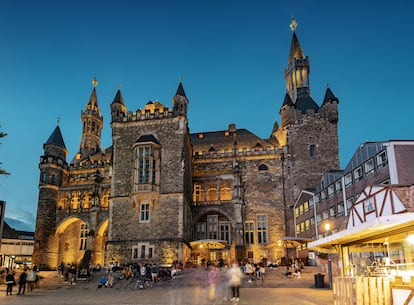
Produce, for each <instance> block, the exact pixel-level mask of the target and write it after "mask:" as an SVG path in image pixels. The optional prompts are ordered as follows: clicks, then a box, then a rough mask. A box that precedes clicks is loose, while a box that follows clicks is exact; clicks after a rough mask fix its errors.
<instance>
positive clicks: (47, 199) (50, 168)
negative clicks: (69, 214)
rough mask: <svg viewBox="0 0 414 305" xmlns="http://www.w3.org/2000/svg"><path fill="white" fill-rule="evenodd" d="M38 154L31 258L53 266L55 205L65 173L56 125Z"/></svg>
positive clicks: (62, 145) (54, 259)
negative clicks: (41, 152) (36, 203)
mask: <svg viewBox="0 0 414 305" xmlns="http://www.w3.org/2000/svg"><path fill="white" fill-rule="evenodd" d="M43 150H44V154H43V156H41V157H40V163H39V169H40V179H39V201H38V206H37V217H36V232H35V244H34V252H33V258H32V261H33V263H35V264H38V265H47V266H55V265H56V261H57V256H58V249H57V244H58V243H57V241H56V239H57V237H56V235H55V227H56V207H57V205H58V201H59V187H60V186H61V185H62V181H63V180H64V179H65V177H66V175H67V167H68V165H67V163H66V156H67V153H68V152H67V150H66V146H65V143H64V141H63V137H62V133H61V131H60V128H59V126H57V127H56V128H55V130H54V131H53V133H52V134H51V136H50V137H49V139H48V140H47V141H46V143H45V144H43Z"/></svg>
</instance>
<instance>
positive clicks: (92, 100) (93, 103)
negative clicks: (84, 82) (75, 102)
mask: <svg viewBox="0 0 414 305" xmlns="http://www.w3.org/2000/svg"><path fill="white" fill-rule="evenodd" d="M98 108H99V106H98V97H97V95H96V87H93V90H92V93H91V96H90V97H89V101H88V104H87V105H86V109H88V110H95V111H97V109H98Z"/></svg>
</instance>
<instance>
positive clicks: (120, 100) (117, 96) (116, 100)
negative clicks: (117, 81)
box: [112, 89, 125, 105]
mask: <svg viewBox="0 0 414 305" xmlns="http://www.w3.org/2000/svg"><path fill="white" fill-rule="evenodd" d="M113 103H119V104H122V105H125V103H124V99H123V97H122V94H121V90H119V89H118V91H117V92H116V94H115V97H114V100H113V101H112V104H113Z"/></svg>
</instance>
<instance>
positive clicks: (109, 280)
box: [98, 274, 114, 288]
mask: <svg viewBox="0 0 414 305" xmlns="http://www.w3.org/2000/svg"><path fill="white" fill-rule="evenodd" d="M113 285H114V278H113V276H112V275H111V274H108V275H102V276H101V277H100V279H99V282H98V288H102V287H105V288H106V287H110V288H112V287H113Z"/></svg>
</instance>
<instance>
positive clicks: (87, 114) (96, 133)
mask: <svg viewBox="0 0 414 305" xmlns="http://www.w3.org/2000/svg"><path fill="white" fill-rule="evenodd" d="M92 84H93V90H92V93H91V96H90V98H89V101H88V103H87V104H86V108H85V110H83V111H82V113H81V120H82V138H81V142H80V145H79V152H78V153H77V155H76V158H77V159H80V160H81V159H83V158H84V157H85V156H88V155H91V154H93V153H96V152H99V151H100V149H101V132H102V128H103V117H102V115H101V111H100V109H99V105H98V98H97V96H96V86H97V85H98V81H97V80H96V78H94V79H93V81H92Z"/></svg>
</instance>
